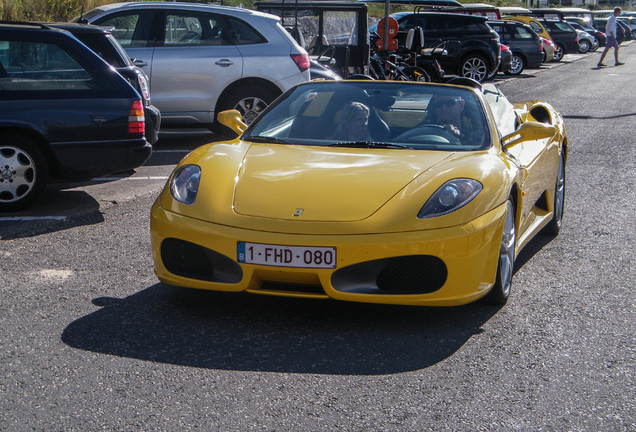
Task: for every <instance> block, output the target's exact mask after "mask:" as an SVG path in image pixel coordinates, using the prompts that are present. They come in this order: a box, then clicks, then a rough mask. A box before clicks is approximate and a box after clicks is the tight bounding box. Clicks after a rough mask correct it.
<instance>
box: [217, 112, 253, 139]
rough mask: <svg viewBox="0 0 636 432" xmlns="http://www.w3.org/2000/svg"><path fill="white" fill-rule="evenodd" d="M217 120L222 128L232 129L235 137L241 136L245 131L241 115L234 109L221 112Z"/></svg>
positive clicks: (245, 126)
mask: <svg viewBox="0 0 636 432" xmlns="http://www.w3.org/2000/svg"><path fill="white" fill-rule="evenodd" d="M217 120H218V121H219V123H221V124H222V125H223V126H227V127H228V128H230V129H232V130H233V131H234V132H236V134H237V135H241V134H242V133H243V132H245V129H247V125H246V124H245V123H243V118H242V117H241V113H240V112H238V111H237V110H235V109H231V110H226V111H221V112H220V113H219V115H218V116H217Z"/></svg>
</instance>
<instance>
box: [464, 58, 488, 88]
mask: <svg viewBox="0 0 636 432" xmlns="http://www.w3.org/2000/svg"><path fill="white" fill-rule="evenodd" d="M459 75H460V76H462V77H466V78H472V79H474V80H476V81H479V82H483V81H484V80H485V79H486V78H488V62H487V61H486V59H485V58H484V57H482V56H480V55H477V54H471V55H468V56H466V57H465V58H464V59H463V60H462V64H461V67H460V68H459Z"/></svg>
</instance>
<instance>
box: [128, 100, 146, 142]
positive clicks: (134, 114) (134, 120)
mask: <svg viewBox="0 0 636 432" xmlns="http://www.w3.org/2000/svg"><path fill="white" fill-rule="evenodd" d="M145 132H146V122H145V121H144V106H143V105H142V103H141V100H136V101H133V103H132V105H131V106H130V112H129V113H128V133H131V134H142V135H143V134H144V133H145Z"/></svg>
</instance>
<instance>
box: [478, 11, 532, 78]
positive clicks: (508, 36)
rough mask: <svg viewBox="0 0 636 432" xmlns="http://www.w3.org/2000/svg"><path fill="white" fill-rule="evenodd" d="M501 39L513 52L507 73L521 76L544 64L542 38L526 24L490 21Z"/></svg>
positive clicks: (489, 23)
mask: <svg viewBox="0 0 636 432" xmlns="http://www.w3.org/2000/svg"><path fill="white" fill-rule="evenodd" d="M488 25H489V26H490V27H492V28H493V29H494V30H495V31H496V32H497V33H498V34H499V37H500V38H501V43H502V44H505V45H508V47H509V48H510V51H512V66H511V68H510V69H509V70H508V71H507V72H506V73H508V74H511V75H518V74H520V73H521V72H522V71H523V70H524V69H525V68H530V69H532V68H538V67H539V66H541V64H542V63H543V45H542V42H541V38H540V37H539V35H538V34H536V33H535V32H534V30H532V28H531V27H530V26H528V25H526V24H522V23H520V22H514V21H488Z"/></svg>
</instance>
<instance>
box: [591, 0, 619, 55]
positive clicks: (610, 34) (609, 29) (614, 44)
mask: <svg viewBox="0 0 636 432" xmlns="http://www.w3.org/2000/svg"><path fill="white" fill-rule="evenodd" d="M622 12H623V10H622V9H621V8H619V7H616V8H614V13H613V14H612V15H610V17H609V19H608V20H607V24H606V25H605V34H606V35H607V44H606V45H605V49H604V50H603V54H601V59H600V60H599V61H598V64H597V65H596V66H597V67H603V66H607V65H606V64H604V63H603V60H605V56H606V55H607V52H608V51H609V49H610V48H614V65H615V66H620V65H622V64H625V63H622V62H620V61H618V40H617V38H616V34H617V33H616V18H617V17H618V16H619V15H620V14H621V13H622Z"/></svg>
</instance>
